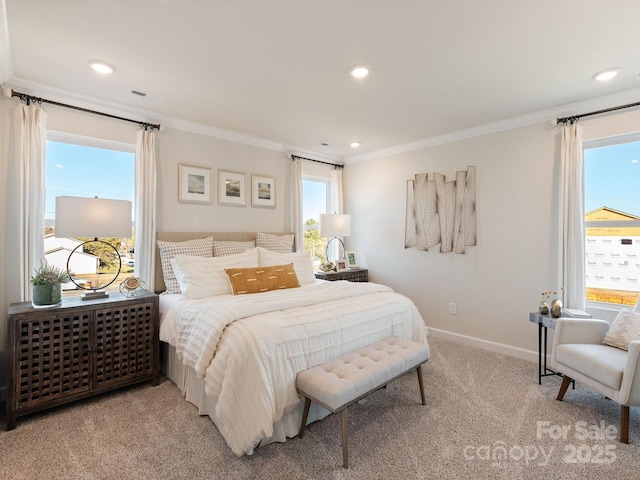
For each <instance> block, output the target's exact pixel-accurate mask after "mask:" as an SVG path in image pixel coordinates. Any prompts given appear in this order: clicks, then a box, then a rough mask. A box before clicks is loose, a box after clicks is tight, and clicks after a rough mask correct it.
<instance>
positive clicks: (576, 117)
mask: <svg viewBox="0 0 640 480" xmlns="http://www.w3.org/2000/svg"><path fill="white" fill-rule="evenodd" d="M638 106H640V102H636V103H629V104H627V105H620V106H619V107H611V108H605V109H603V110H596V111H595V112H589V113H583V114H581V115H572V116H570V117H563V118H556V124H558V123H565V122H575V121H578V120H580V119H581V118H582V117H590V116H591V115H599V114H601V113H608V112H615V111H616V110H623V109H625V108H631V107H638Z"/></svg>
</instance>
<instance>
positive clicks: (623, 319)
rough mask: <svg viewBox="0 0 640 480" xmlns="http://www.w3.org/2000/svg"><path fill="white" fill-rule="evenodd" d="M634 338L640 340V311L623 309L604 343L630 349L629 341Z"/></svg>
mask: <svg viewBox="0 0 640 480" xmlns="http://www.w3.org/2000/svg"><path fill="white" fill-rule="evenodd" d="M633 340H640V313H634V312H632V311H630V310H621V311H620V313H618V316H617V317H616V319H615V320H614V321H613V323H612V324H611V328H609V331H608V332H607V334H606V335H605V337H604V340H603V341H602V343H603V345H609V346H611V347H616V348H621V349H622V350H629V343H630V342H631V341H633Z"/></svg>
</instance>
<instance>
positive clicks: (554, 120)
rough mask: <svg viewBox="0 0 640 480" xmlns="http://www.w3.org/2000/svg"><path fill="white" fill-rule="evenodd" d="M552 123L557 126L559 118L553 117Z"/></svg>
mask: <svg viewBox="0 0 640 480" xmlns="http://www.w3.org/2000/svg"><path fill="white" fill-rule="evenodd" d="M551 125H553V126H554V127H555V126H556V125H558V119H557V118H552V119H551Z"/></svg>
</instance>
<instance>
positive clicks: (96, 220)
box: [55, 197, 131, 300]
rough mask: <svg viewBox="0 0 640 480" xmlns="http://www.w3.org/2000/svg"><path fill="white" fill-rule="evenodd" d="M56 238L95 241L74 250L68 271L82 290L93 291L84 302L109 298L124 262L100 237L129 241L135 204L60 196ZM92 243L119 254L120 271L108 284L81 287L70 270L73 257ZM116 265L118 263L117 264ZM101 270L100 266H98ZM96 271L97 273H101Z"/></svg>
mask: <svg viewBox="0 0 640 480" xmlns="http://www.w3.org/2000/svg"><path fill="white" fill-rule="evenodd" d="M55 225H56V226H55V228H56V237H58V238H87V237H88V238H93V240H88V241H85V242H83V243H81V244H80V245H78V246H77V247H76V248H74V249H73V250H72V251H71V254H70V255H69V258H68V259H67V271H69V275H71V281H72V282H73V283H74V284H75V285H76V286H77V287H78V288H79V289H82V290H90V292H85V294H84V295H82V299H83V300H90V299H95V298H105V297H108V296H109V294H108V293H107V292H106V291H104V288H106V287H108V286H109V285H111V284H112V283H113V282H114V281H115V280H116V279H117V278H118V275H119V274H120V269H121V268H122V259H121V258H120V253H119V252H118V250H117V249H116V248H115V247H114V246H113V245H111V244H110V243H107V242H105V241H103V240H99V238H113V237H116V238H118V237H119V238H128V237H130V236H131V202H130V201H128V200H112V199H107V198H98V197H94V198H88V197H56V222H55ZM91 242H99V243H103V244H104V245H106V246H107V247H108V248H110V249H112V250H113V251H114V252H115V256H114V258H117V259H118V263H117V265H118V271H117V273H116V274H115V276H114V278H113V279H112V280H111V281H110V282H109V283H107V284H105V285H102V284H101V282H100V281H99V279H98V281H96V282H91V286H90V287H86V286H85V285H84V284H78V283H76V281H75V280H74V278H73V275H72V271H71V269H70V268H69V267H70V264H71V257H72V256H73V254H74V253H75V252H76V251H77V250H78V249H80V248H83V249H84V246H85V245H86V244H88V243H91ZM113 263H114V264H115V261H114V262H113ZM97 267H98V268H99V264H98V265H97ZM98 268H96V273H98V271H97V270H98Z"/></svg>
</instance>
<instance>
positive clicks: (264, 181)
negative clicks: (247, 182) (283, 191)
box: [251, 175, 276, 208]
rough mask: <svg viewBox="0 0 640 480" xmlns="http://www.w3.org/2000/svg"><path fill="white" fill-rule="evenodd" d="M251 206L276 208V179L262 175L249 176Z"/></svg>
mask: <svg viewBox="0 0 640 480" xmlns="http://www.w3.org/2000/svg"><path fill="white" fill-rule="evenodd" d="M251 206H252V207H267V208H275V207H276V179H275V178H273V177H265V176H264V175H251Z"/></svg>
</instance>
